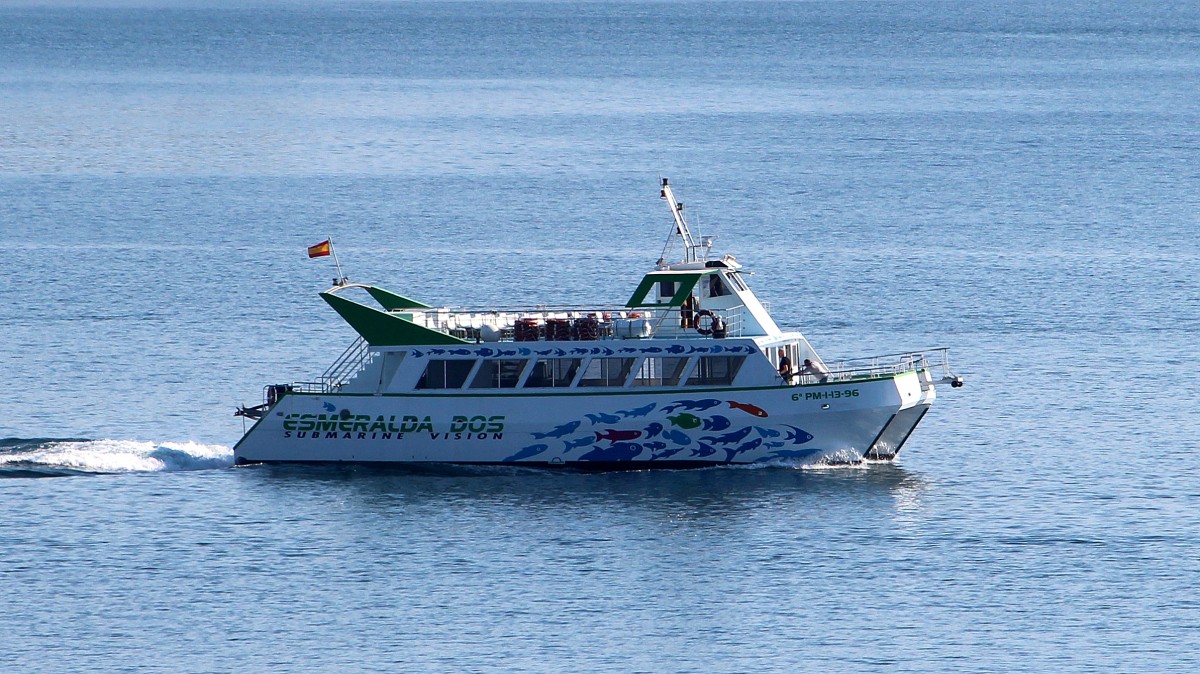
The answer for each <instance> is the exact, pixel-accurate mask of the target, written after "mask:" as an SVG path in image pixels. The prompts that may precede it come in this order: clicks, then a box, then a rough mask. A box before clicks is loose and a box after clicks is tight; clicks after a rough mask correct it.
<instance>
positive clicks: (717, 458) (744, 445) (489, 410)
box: [234, 372, 935, 469]
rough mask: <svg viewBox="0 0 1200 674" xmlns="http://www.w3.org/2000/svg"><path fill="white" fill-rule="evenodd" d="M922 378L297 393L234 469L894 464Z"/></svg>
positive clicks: (241, 447)
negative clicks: (571, 389)
mask: <svg viewBox="0 0 1200 674" xmlns="http://www.w3.org/2000/svg"><path fill="white" fill-rule="evenodd" d="M934 397H935V389H934V387H933V385H932V384H931V383H929V378H928V377H920V376H918V373H917V372H905V373H902V374H898V375H893V376H886V377H880V378H875V379H870V380H863V381H850V382H836V383H829V384H820V385H810V386H779V387H771V388H749V389H746V388H730V389H697V388H688V389H683V388H680V389H673V390H666V391H663V390H658V391H654V392H652V393H647V392H642V391H638V390H636V389H624V390H622V391H620V392H612V393H607V392H606V393H602V394H597V393H595V392H579V393H554V394H530V395H525V394H514V393H512V392H507V393H503V394H497V393H478V394H475V393H472V394H466V393H459V392H456V393H453V394H444V395H431V394H429V393H422V394H409V395H404V394H399V395H369V394H368V395H348V394H338V393H333V394H299V393H297V394H289V395H285V396H284V397H283V398H282V399H280V400H279V401H278V402H277V403H276V404H275V405H274V406H273V407H271V408H270V409H269V410H268V411H267V412H266V414H265V415H264V416H263V417H262V418H261V419H260V420H259V421H258V422H257V423H256V424H255V426H254V427H253V428H252V429H251V430H250V431H249V432H248V433H247V434H246V435H245V437H243V438H242V440H241V442H239V443H238V444H237V446H236V447H235V448H234V453H235V455H236V457H237V461H238V462H239V463H260V462H354V463H412V462H419V463H461V464H517V465H533V466H574V467H579V468H602V469H609V468H638V469H641V468H654V467H662V468H683V467H693V466H699V465H711V464H751V463H762V462H802V463H820V462H826V463H829V462H839V463H845V462H854V461H858V460H861V459H863V458H867V459H891V458H893V457H894V456H895V455H896V453H897V452H898V451H899V450H900V447H901V446H902V445H903V444H904V441H905V440H907V438H908V437H909V435H910V434H911V433H912V430H913V428H915V426H916V424H917V423H918V422H919V421H920V420H921V417H922V416H923V415H924V412H925V411H926V410H927V409H928V408H929V406H930V405H931V404H932V402H933V400H934Z"/></svg>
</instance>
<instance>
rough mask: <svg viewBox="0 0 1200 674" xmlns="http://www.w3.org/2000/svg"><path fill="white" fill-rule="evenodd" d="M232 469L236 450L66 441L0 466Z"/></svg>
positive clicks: (2, 460)
mask: <svg viewBox="0 0 1200 674" xmlns="http://www.w3.org/2000/svg"><path fill="white" fill-rule="evenodd" d="M232 465H233V449H232V448H230V447H226V446H224V445H202V444H200V443H197V442H163V443H154V442H138V441H135V440H64V441H52V442H47V443H45V444H42V445H40V446H39V447H37V448H36V449H32V450H31V451H23V452H15V453H12V454H3V455H0V466H6V467H16V466H24V467H32V468H42V469H46V468H51V469H54V468H57V469H64V470H69V471H79V472H85V473H141V472H156V471H182V470H208V469H213V468H227V467H229V466H232Z"/></svg>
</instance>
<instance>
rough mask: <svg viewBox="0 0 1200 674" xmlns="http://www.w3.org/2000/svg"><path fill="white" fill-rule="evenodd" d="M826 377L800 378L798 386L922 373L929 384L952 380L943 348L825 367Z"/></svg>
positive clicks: (855, 359)
mask: <svg viewBox="0 0 1200 674" xmlns="http://www.w3.org/2000/svg"><path fill="white" fill-rule="evenodd" d="M826 366H827V367H828V368H829V374H828V375H824V376H821V375H813V374H802V375H800V383H801V384H817V383H828V382H841V381H853V380H855V379H873V378H875V377H884V376H887V375H892V374H900V373H902V372H912V371H920V370H924V371H926V372H928V373H929V376H930V379H931V380H932V381H935V382H936V381H938V380H941V379H948V378H951V377H953V376H954V375H953V373H952V372H951V371H950V350H949V349H948V348H946V347H938V348H934V349H925V350H923V351H909V352H907V353H890V354H886V355H882V356H868V357H865V358H850V359H846V360H840V361H834V362H830V363H826Z"/></svg>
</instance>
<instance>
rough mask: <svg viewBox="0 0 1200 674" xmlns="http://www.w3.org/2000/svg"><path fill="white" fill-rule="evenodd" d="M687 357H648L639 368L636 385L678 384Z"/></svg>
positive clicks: (634, 383) (634, 382) (635, 380)
mask: <svg viewBox="0 0 1200 674" xmlns="http://www.w3.org/2000/svg"><path fill="white" fill-rule="evenodd" d="M687 362H688V359H687V358H647V359H646V360H644V361H642V366H641V367H640V368H638V373H637V377H635V378H634V380H633V385H634V386H678V385H679V377H680V376H681V375H682V374H683V368H684V367H685V366H687Z"/></svg>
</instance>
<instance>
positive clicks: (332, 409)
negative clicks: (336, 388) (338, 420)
mask: <svg viewBox="0 0 1200 674" xmlns="http://www.w3.org/2000/svg"><path fill="white" fill-rule="evenodd" d="M321 407H324V408H325V411H326V412H336V411H337V407H334V405H333V403H328V402H327V403H325V404H324V405H321Z"/></svg>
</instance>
